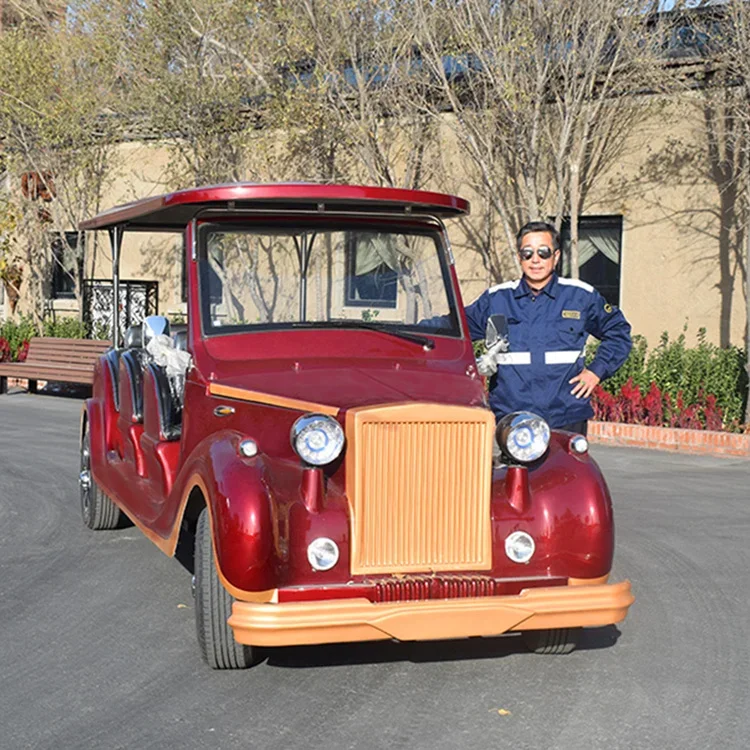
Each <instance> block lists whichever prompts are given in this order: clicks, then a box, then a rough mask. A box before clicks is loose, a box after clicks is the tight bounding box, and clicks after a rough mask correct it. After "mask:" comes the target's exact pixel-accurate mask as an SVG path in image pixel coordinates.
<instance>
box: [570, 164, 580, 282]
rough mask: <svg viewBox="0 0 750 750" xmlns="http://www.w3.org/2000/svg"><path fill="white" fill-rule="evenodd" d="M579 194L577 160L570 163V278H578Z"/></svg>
mask: <svg viewBox="0 0 750 750" xmlns="http://www.w3.org/2000/svg"><path fill="white" fill-rule="evenodd" d="M580 195H581V185H580V170H579V168H578V163H577V161H573V162H572V163H571V165H570V278H571V279H577V278H578V205H579V201H580Z"/></svg>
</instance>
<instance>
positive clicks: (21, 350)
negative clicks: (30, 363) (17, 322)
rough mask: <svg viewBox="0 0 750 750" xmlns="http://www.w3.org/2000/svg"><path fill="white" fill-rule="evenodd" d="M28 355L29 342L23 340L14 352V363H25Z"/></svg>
mask: <svg viewBox="0 0 750 750" xmlns="http://www.w3.org/2000/svg"><path fill="white" fill-rule="evenodd" d="M28 353H29V340H28V339H25V340H24V341H23V342H22V343H21V345H20V346H19V347H18V349H17V350H16V361H18V362H25V361H26V356H27V355H28Z"/></svg>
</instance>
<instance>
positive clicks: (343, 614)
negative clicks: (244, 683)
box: [228, 581, 635, 646]
mask: <svg viewBox="0 0 750 750" xmlns="http://www.w3.org/2000/svg"><path fill="white" fill-rule="evenodd" d="M633 601H635V598H634V597H633V594H632V593H631V590H630V581H623V582H622V583H615V584H597V585H588V586H553V587H549V588H534V589H526V590H525V591H522V592H521V593H520V594H518V595H516V596H496V597H482V598H476V599H440V600H428V601H412V602H394V603H387V604H373V603H372V602H370V601H368V600H367V599H336V600H329V601H315V602H289V603H285V604H271V603H268V604H266V603H256V602H240V601H235V602H234V605H233V608H232V616H231V617H230V618H229V621H228V622H229V625H230V626H231V628H232V630H233V631H234V637H235V639H236V640H237V641H238V642H239V643H244V644H248V645H251V646H294V645H301V644H313V643H344V642H351V641H380V640H386V639H391V638H395V639H396V640H399V641H430V640H441V639H446V638H467V637H470V636H493V635H500V634H501V633H506V632H508V631H512V630H546V629H551V628H569V627H596V626H601V625H612V624H614V623H616V622H620V621H621V620H623V619H625V615H627V613H628V608H629V607H630V605H631V604H632V603H633Z"/></svg>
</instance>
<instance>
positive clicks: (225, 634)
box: [195, 508, 258, 669]
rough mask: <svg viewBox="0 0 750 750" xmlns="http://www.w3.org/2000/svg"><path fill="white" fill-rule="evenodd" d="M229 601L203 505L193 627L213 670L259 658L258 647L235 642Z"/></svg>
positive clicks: (241, 665)
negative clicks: (216, 561)
mask: <svg viewBox="0 0 750 750" xmlns="http://www.w3.org/2000/svg"><path fill="white" fill-rule="evenodd" d="M232 601H233V599H232V597H231V596H230V594H229V592H228V591H227V590H226V589H225V588H224V586H223V585H222V583H221V581H220V580H219V574H218V572H217V570H216V563H215V561H214V548H213V540H212V538H211V523H210V521H209V518H208V511H207V510H206V509H205V508H204V509H203V510H202V511H201V514H200V516H199V517H198V528H197V530H196V533H195V627H196V630H197V631H198V645H199V646H200V650H201V655H202V656H203V659H204V661H205V662H206V664H208V666H209V667H211V668H212V669H247V668H248V667H251V666H253V664H256V663H257V661H258V657H257V649H255V648H253V647H252V646H243V645H242V644H241V643H237V641H235V640H234V634H233V633H232V628H230V627H229V625H227V620H228V619H229V616H230V615H231V614H232Z"/></svg>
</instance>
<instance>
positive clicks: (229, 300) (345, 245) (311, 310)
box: [199, 221, 460, 336]
mask: <svg viewBox="0 0 750 750" xmlns="http://www.w3.org/2000/svg"><path fill="white" fill-rule="evenodd" d="M199 236H200V240H199V246H200V257H199V263H200V290H201V306H202V315H203V329H204V331H205V332H206V333H207V334H209V335H211V334H221V333H236V332H240V331H252V330H264V329H266V330H267V329H271V328H300V327H337V326H338V327H347V326H351V327H355V326H356V325H360V326H361V324H363V323H366V324H367V327H376V328H382V329H383V330H386V331H389V332H394V333H396V332H399V331H401V332H408V331H410V330H411V331H414V332H417V333H423V334H424V333H427V334H429V335H445V336H459V335H460V330H459V326H458V319H457V316H456V313H455V303H454V301H453V293H452V290H451V285H450V276H449V274H448V268H447V264H446V262H445V259H444V257H443V253H442V252H441V244H440V234H439V232H438V231H437V230H432V229H426V230H422V231H418V230H413V229H411V228H410V229H408V230H401V229H397V230H394V229H391V228H390V227H388V228H375V229H371V228H367V229H362V228H361V225H350V226H349V227H347V226H343V227H342V226H340V225H339V226H337V227H335V228H332V227H329V226H324V227H321V226H310V227H308V228H303V229H300V224H299V222H298V221H295V222H294V227H293V229H288V228H284V227H281V226H272V227H269V226H263V227H253V228H248V227H247V226H242V227H241V228H238V227H237V226H236V225H232V224H228V223H227V224H204V225H202V226H201V231H200V235H199Z"/></svg>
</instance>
